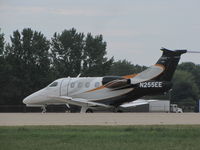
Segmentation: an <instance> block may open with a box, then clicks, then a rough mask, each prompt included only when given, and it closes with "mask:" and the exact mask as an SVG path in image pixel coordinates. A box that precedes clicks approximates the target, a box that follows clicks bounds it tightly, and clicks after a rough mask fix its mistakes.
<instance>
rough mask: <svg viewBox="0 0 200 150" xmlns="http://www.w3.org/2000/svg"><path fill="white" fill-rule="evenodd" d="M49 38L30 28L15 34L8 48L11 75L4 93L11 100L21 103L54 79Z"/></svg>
mask: <svg viewBox="0 0 200 150" xmlns="http://www.w3.org/2000/svg"><path fill="white" fill-rule="evenodd" d="M48 51H49V41H48V40H47V39H46V37H45V36H44V35H43V34H42V33H41V32H37V31H33V30H31V29H30V28H27V29H23V31H22V32H21V33H20V32H19V31H18V30H16V31H14V32H13V36H11V44H8V45H7V46H6V48H5V60H6V67H5V70H4V73H6V74H7V75H6V76H5V78H4V79H7V80H6V84H5V86H3V89H2V90H3V91H4V96H3V97H2V99H4V101H6V102H7V104H9V103H10V104H21V103H22V99H23V98H24V97H25V96H27V95H29V94H30V93H32V92H34V91H36V90H38V89H40V88H42V87H44V86H46V84H47V83H49V82H50V80H51V79H50V77H51V75H50V58H49V52H48Z"/></svg>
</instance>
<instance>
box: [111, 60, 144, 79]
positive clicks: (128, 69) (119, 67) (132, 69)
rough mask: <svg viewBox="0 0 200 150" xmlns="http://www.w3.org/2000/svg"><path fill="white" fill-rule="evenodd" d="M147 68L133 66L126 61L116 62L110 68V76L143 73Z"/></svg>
mask: <svg viewBox="0 0 200 150" xmlns="http://www.w3.org/2000/svg"><path fill="white" fill-rule="evenodd" d="M146 68H147V67H145V66H139V65H133V64H132V63H131V62H129V61H127V60H125V59H124V60H119V61H116V62H114V63H113V65H112V66H111V68H110V71H109V73H108V75H117V76H124V75H130V74H134V73H139V72H142V71H143V70H144V69H146Z"/></svg>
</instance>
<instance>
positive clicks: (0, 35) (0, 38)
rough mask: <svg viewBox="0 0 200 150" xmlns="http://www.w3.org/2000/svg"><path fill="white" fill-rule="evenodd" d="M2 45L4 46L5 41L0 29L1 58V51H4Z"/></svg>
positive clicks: (0, 54) (0, 52)
mask: <svg viewBox="0 0 200 150" xmlns="http://www.w3.org/2000/svg"><path fill="white" fill-rule="evenodd" d="M4 44H5V41H4V34H3V33H1V29H0V56H2V54H3V51H4Z"/></svg>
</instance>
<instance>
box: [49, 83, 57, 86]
mask: <svg viewBox="0 0 200 150" xmlns="http://www.w3.org/2000/svg"><path fill="white" fill-rule="evenodd" d="M57 85H58V82H53V83H52V84H50V85H49V87H55V86H57Z"/></svg>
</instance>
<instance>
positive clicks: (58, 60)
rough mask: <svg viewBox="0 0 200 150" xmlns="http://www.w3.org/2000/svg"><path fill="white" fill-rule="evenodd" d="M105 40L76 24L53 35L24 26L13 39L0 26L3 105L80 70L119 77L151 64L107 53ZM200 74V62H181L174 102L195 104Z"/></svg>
mask: <svg viewBox="0 0 200 150" xmlns="http://www.w3.org/2000/svg"><path fill="white" fill-rule="evenodd" d="M106 45H107V44H106V42H105V41H104V40H103V36H102V35H95V36H93V35H92V34H91V33H87V34H86V35H85V34H84V33H81V32H77V30H76V29H74V28H72V29H69V30H63V31H62V32H61V33H57V32H56V33H54V34H53V36H52V37H51V39H47V38H46V37H45V36H44V34H42V33H41V32H38V31H34V30H32V29H30V28H25V29H23V30H22V31H21V32H20V31H19V30H16V31H14V32H13V34H12V35H11V36H10V42H6V41H5V38H4V34H3V33H2V32H1V30H0V85H1V90H0V105H18V104H22V99H23V98H24V97H26V96H27V95H29V94H30V93H33V92H35V91H37V90H39V89H41V88H43V87H45V86H46V85H48V84H49V83H50V82H52V81H53V80H55V79H57V78H61V77H68V76H70V77H75V76H77V75H79V74H81V75H82V76H105V75H119V76H120V75H127V74H132V73H138V72H141V71H143V70H144V69H145V68H146V66H140V65H133V64H132V63H130V62H129V61H127V60H119V61H114V58H113V57H112V58H107V57H106V54H107V51H106ZM199 77H200V66H199V65H196V64H194V63H182V64H180V65H179V66H178V70H177V71H176V73H175V76H174V79H173V82H174V88H173V91H172V96H171V99H172V101H173V102H177V103H180V104H183V105H189V106H190V105H191V106H194V105H195V102H196V100H197V99H199V97H200V81H199V79H198V78H199ZM183 91H184V92H183Z"/></svg>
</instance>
